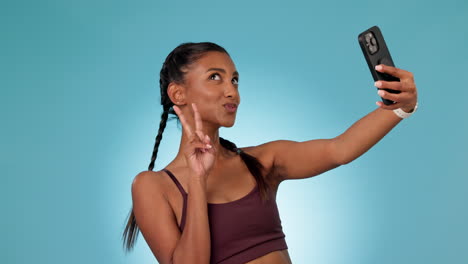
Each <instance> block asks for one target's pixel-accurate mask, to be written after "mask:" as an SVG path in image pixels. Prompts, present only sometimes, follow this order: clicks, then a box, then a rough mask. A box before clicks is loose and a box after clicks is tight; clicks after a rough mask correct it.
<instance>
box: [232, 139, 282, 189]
mask: <svg viewBox="0 0 468 264" xmlns="http://www.w3.org/2000/svg"><path fill="white" fill-rule="evenodd" d="M283 141H286V140H275V141H270V142H266V143H263V144H260V145H257V146H248V147H243V148H241V149H242V150H243V151H244V152H246V153H247V154H249V155H252V156H254V157H255V158H257V159H258V160H259V161H260V163H262V165H263V166H264V168H265V171H266V175H268V177H270V178H272V179H277V180H279V178H280V173H281V172H280V171H279V168H277V167H276V166H275V154H276V152H277V151H278V150H279V149H281V148H282V144H283Z"/></svg>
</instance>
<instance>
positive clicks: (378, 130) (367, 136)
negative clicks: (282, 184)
mask: <svg viewBox="0 0 468 264" xmlns="http://www.w3.org/2000/svg"><path fill="white" fill-rule="evenodd" d="M380 66H382V68H376V69H377V70H378V71H381V72H385V73H388V74H390V75H393V76H396V77H398V78H400V81H399V82H385V81H379V82H376V83H375V85H376V86H377V87H378V88H381V89H383V88H389V89H393V90H399V91H401V93H399V94H392V93H388V92H385V91H383V90H379V92H378V93H379V95H380V96H381V97H383V98H386V99H389V100H392V101H395V102H397V103H395V104H393V105H389V106H387V105H384V104H383V103H382V102H377V105H378V106H379V108H377V109H376V110H374V111H372V112H371V113H369V114H367V115H366V116H364V117H363V118H361V119H360V120H358V121H357V122H356V123H354V124H353V125H352V126H351V127H350V128H348V129H347V130H346V131H345V132H344V133H343V134H341V135H339V136H337V137H335V138H331V139H316V140H309V141H304V142H296V141H289V140H278V141H273V142H269V143H266V144H264V146H263V148H267V149H268V152H270V153H273V154H272V155H273V156H274V158H273V160H274V161H273V164H274V167H275V168H276V170H277V171H278V172H279V175H280V176H281V180H286V179H302V178H308V177H312V176H315V175H318V174H321V173H323V172H325V171H328V170H331V169H333V168H336V167H338V166H340V165H343V164H347V163H349V162H351V161H353V160H355V159H356V158H358V157H359V156H361V155H362V154H364V153H365V152H366V151H367V150H369V149H370V148H371V147H372V146H374V145H375V144H376V143H377V142H378V141H379V140H380V139H382V138H383V137H384V136H385V135H386V134H387V133H388V132H390V130H391V129H392V128H393V127H395V126H396V125H397V124H398V123H399V122H400V121H401V120H402V119H401V118H400V117H398V116H397V115H396V114H395V113H393V111H391V110H393V109H397V108H402V110H403V111H405V112H411V111H413V109H414V107H415V105H416V102H417V91H416V86H415V84H414V79H413V74H412V73H411V72H408V71H405V70H402V69H398V68H395V67H391V66H387V65H380Z"/></svg>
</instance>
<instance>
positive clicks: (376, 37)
mask: <svg viewBox="0 0 468 264" xmlns="http://www.w3.org/2000/svg"><path fill="white" fill-rule="evenodd" d="M358 42H359V45H360V46H361V49H362V52H363V53H364V58H366V61H367V65H368V66H369V70H370V71H371V74H372V77H373V78H374V81H378V80H383V81H387V82H399V81H400V79H399V78H397V77H395V76H392V75H390V74H386V73H382V72H378V71H376V70H375V66H376V65H379V64H385V65H389V66H393V67H395V65H394V64H393V60H392V57H391V56H390V52H389V50H388V48H387V44H386V43H385V40H384V38H383V35H382V32H381V31H380V29H379V27H377V26H373V27H371V28H369V29H367V30H366V31H364V32H362V33H361V34H359V36H358ZM377 89H379V90H381V89H382V88H377ZM383 90H385V91H387V92H389V93H400V91H396V90H392V89H388V88H383ZM380 98H381V99H382V102H383V103H384V104H385V105H391V104H394V103H395V102H394V101H392V100H388V99H384V98H382V97H380Z"/></svg>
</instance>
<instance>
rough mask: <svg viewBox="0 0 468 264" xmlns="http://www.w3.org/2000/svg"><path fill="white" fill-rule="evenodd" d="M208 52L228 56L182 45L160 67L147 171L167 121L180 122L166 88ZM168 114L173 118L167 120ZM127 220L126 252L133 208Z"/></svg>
mask: <svg viewBox="0 0 468 264" xmlns="http://www.w3.org/2000/svg"><path fill="white" fill-rule="evenodd" d="M208 51H218V52H224V53H226V54H228V53H227V51H226V50H225V49H224V48H223V47H221V46H219V45H217V44H214V43H211V42H200V43H190V42H189V43H183V44H181V45H179V46H178V47H177V48H175V49H174V50H173V51H172V52H171V53H169V55H168V56H167V57H166V60H165V61H164V63H163V65H162V67H161V71H160V73H159V77H160V78H159V87H160V92H161V105H162V106H163V109H164V111H163V113H162V114H161V122H160V123H159V130H158V135H157V136H156V140H155V144H154V148H153V155H152V156H151V162H150V164H149V166H148V170H149V171H152V170H153V168H154V163H155V161H156V157H157V154H158V149H159V144H160V143H161V139H162V135H163V132H164V129H165V128H166V123H167V121H170V120H172V119H176V120H177V123H178V124H180V120H179V118H178V116H177V114H176V112H175V111H174V109H173V108H172V106H173V105H174V103H173V102H172V100H171V98H170V97H169V95H168V93H167V89H168V86H169V84H170V83H171V82H173V83H183V82H184V75H185V73H186V71H185V68H186V67H188V66H190V65H191V64H193V63H194V62H196V61H197V60H198V59H199V58H200V57H201V56H202V55H203V54H205V53H206V52H208ZM228 55H229V54H228ZM170 114H172V115H174V116H173V117H171V118H169V115H170ZM234 148H235V145H234ZM127 219H128V220H127V224H126V226H125V229H124V232H123V235H122V238H123V242H124V247H125V249H126V251H127V252H128V251H130V250H131V249H132V248H133V246H134V244H135V241H136V238H137V236H138V232H139V228H138V224H137V222H136V218H135V214H134V212H133V207H132V208H131V209H130V212H129V214H128V217H127Z"/></svg>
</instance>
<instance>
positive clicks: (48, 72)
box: [0, 0, 468, 264]
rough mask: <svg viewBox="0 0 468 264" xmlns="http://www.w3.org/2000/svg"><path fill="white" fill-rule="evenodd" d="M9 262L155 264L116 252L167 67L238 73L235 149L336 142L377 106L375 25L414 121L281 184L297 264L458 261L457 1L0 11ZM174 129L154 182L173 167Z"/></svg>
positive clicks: (461, 246)
mask: <svg viewBox="0 0 468 264" xmlns="http://www.w3.org/2000/svg"><path fill="white" fill-rule="evenodd" d="M0 14H1V16H0V29H1V30H0V32H1V37H0V38H1V41H0V47H1V49H0V54H1V57H0V77H1V78H0V86H1V99H0V100H1V101H0V102H1V104H0V110H1V111H0V113H1V121H2V122H1V137H0V140H1V147H0V149H1V156H0V160H1V165H2V166H1V168H2V172H1V179H2V183H1V186H2V191H1V200H2V213H1V218H0V219H1V220H0V221H1V227H2V239H1V242H0V243H1V247H0V248H1V262H2V263H69V264H72V263H154V262H155V261H154V257H153V255H152V253H151V251H150V249H149V248H148V246H147V245H146V243H145V241H144V239H143V237H142V235H141V233H140V235H139V237H138V241H137V244H136V248H135V250H134V251H133V252H132V253H130V254H127V255H125V254H124V251H123V250H122V243H121V235H122V231H123V228H124V224H125V223H124V221H125V218H126V216H127V213H128V211H129V209H130V208H131V194H130V186H131V182H132V180H133V178H134V176H135V175H136V174H137V173H138V172H140V171H142V170H146V169H147V167H148V164H149V161H150V157H151V153H152V150H153V144H154V138H155V136H156V134H157V130H158V127H159V121H160V114H161V111H162V106H161V105H160V104H159V103H160V97H159V85H158V80H159V70H160V68H161V65H162V63H163V61H164V58H165V57H166V56H167V54H168V53H169V52H170V51H171V50H172V49H173V48H175V47H176V46H177V45H178V44H180V43H182V42H187V41H193V42H198V41H212V42H215V43H218V44H220V45H222V46H223V47H225V48H226V49H227V50H228V52H229V53H230V54H231V56H232V58H233V60H234V62H235V63H236V66H237V69H238V70H239V72H240V74H241V79H240V88H239V89H240V94H241V98H242V103H241V105H240V108H239V110H238V114H237V120H236V124H235V125H234V127H232V128H221V131H220V133H221V136H223V137H225V138H228V139H230V140H232V141H233V142H235V143H236V144H237V145H238V146H241V147H242V146H250V145H258V144H261V143H264V142H267V141H272V140H278V139H289V140H296V141H305V140H310V139H316V138H332V137H335V136H337V135H339V134H340V133H342V132H344V130H346V128H348V127H349V126H351V125H352V124H353V123H354V122H355V121H357V120H358V119H359V118H361V117H363V116H364V115H366V114H367V113H369V112H371V111H372V110H374V109H375V108H376V105H375V102H376V101H377V100H379V97H378V95H377V93H376V88H375V87H374V86H373V80H372V78H371V75H370V72H369V69H368V68H367V65H366V63H365V60H364V58H363V56H362V52H361V50H360V47H359V45H358V42H357V35H358V34H359V33H360V32H362V31H363V30H365V29H367V28H369V27H371V26H373V25H378V26H379V27H380V28H381V30H382V32H383V34H384V36H385V39H386V42H387V44H388V47H389V49H390V52H391V53H392V56H393V59H394V61H395V64H396V66H397V67H400V68H403V69H406V70H409V71H411V72H413V74H414V76H415V81H416V85H417V88H418V91H419V106H420V108H419V110H418V112H417V113H416V114H415V115H413V116H411V117H410V118H409V119H407V120H403V121H402V122H401V123H400V124H399V125H398V126H397V127H395V128H394V129H393V130H392V131H391V132H390V133H389V134H388V135H387V136H386V137H385V138H384V139H382V140H381V141H380V142H379V143H378V144H377V145H376V146H375V147H373V148H372V149H371V150H369V151H368V152H367V153H365V154H364V155H363V156H361V157H359V158H358V159H357V160H355V161H353V162H352V163H350V164H347V165H345V166H341V167H339V168H336V169H334V170H331V171H329V172H326V173H324V174H322V175H319V176H317V177H313V178H309V179H305V180H296V181H287V182H284V183H283V184H282V185H281V187H280V189H279V193H278V205H279V209H280V214H281V217H282V221H283V228H284V231H285V233H286V240H287V243H288V245H289V252H290V255H291V258H292V261H293V263H295V264H297V263H326V264H335V263H336V264H338V263H356V264H357V263H359V264H362V263H381V264H383V263H468V244H467V243H466V237H467V236H468V230H467V226H466V223H467V221H468V212H467V207H466V202H467V195H466V189H467V187H468V179H467V176H468V173H467V171H468V165H467V163H468V155H467V154H468V153H467V148H468V140H467V139H466V136H467V135H468V124H467V110H466V98H467V97H468V91H467V88H468V86H467V85H466V71H467V63H466V61H467V58H468V51H467V47H468V27H467V25H468V2H466V1H455V0H449V1H437V2H436V1H395V0H394V1H327V2H325V1H305V0H303V1H299V0H293V1H271V0H269V1H221V2H212V1H116V0H113V1H110V0H109V1H89V0H83V1H50V0H49V1H21V0H20V1H8V2H7V1H2V4H1V7H0ZM179 140H180V128H179V127H177V125H176V122H175V121H171V122H169V123H168V126H167V128H166V131H165V132H164V137H163V140H162V143H161V146H160V149H159V155H158V159H157V161H156V165H155V170H159V169H161V168H163V167H164V166H165V165H166V164H167V163H169V162H170V161H171V160H172V159H173V158H174V156H175V154H176V151H177V149H178V148H177V147H178V144H179Z"/></svg>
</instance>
